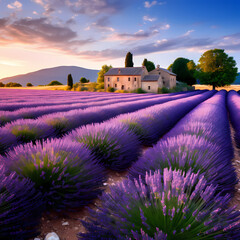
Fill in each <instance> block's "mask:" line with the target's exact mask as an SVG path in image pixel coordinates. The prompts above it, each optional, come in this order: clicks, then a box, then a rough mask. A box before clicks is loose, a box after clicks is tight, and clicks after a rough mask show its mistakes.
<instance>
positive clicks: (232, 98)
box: [228, 91, 240, 148]
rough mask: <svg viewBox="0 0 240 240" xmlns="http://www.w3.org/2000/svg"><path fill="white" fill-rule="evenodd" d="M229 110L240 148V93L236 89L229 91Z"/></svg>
mask: <svg viewBox="0 0 240 240" xmlns="http://www.w3.org/2000/svg"><path fill="white" fill-rule="evenodd" d="M228 110H229V117H230V119H231V123H232V125H233V128H234V131H235V134H234V138H235V142H236V146H237V147H238V148H240V95H239V94H237V93H236V92H235V91H230V92H229V93H228Z"/></svg>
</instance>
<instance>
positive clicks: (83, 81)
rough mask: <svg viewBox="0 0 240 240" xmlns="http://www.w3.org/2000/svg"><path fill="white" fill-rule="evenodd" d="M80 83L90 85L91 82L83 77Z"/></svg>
mask: <svg viewBox="0 0 240 240" xmlns="http://www.w3.org/2000/svg"><path fill="white" fill-rule="evenodd" d="M79 82H80V83H88V82H90V80H88V79H86V78H85V77H82V78H81V79H80V80H79Z"/></svg>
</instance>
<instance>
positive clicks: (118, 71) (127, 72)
mask: <svg viewBox="0 0 240 240" xmlns="http://www.w3.org/2000/svg"><path fill="white" fill-rule="evenodd" d="M142 71H143V68H142V67H127V68H111V69H110V70H109V71H108V72H107V73H105V74H104V76H141V75H142Z"/></svg>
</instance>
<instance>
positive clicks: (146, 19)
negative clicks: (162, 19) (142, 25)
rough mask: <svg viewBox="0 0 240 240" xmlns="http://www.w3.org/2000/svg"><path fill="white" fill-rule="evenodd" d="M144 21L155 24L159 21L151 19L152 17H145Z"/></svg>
mask: <svg viewBox="0 0 240 240" xmlns="http://www.w3.org/2000/svg"><path fill="white" fill-rule="evenodd" d="M143 20H144V21H148V22H154V21H156V20H157V19H156V18H150V17H148V16H144V17H143Z"/></svg>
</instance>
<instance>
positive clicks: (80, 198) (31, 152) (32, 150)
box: [1, 140, 106, 210]
mask: <svg viewBox="0 0 240 240" xmlns="http://www.w3.org/2000/svg"><path fill="white" fill-rule="evenodd" d="M1 161H4V162H5V163H6V165H7V166H8V168H9V169H10V171H16V172H17V174H18V175H19V176H20V177H21V178H23V179H25V178H26V179H27V178H29V179H31V180H32V181H33V182H34V183H35V189H36V190H37V191H38V192H40V193H41V194H42V196H43V197H44V199H45V204H46V207H47V208H55V209H57V210H58V209H61V208H66V207H67V208H75V207H80V206H83V205H86V204H88V203H89V202H90V201H91V200H92V199H94V198H96V197H97V195H98V194H100V193H101V191H102V185H103V182H104V181H105V180H106V178H105V174H104V170H103V168H102V167H101V166H99V164H97V163H96V161H95V160H93V157H92V156H91V154H90V152H89V151H88V150H87V149H86V148H85V147H84V146H83V144H79V143H72V142H68V141H64V140H51V141H46V142H43V143H42V144H41V143H40V142H37V143H36V145H33V144H32V143H29V144H26V145H20V146H18V147H15V148H14V149H13V150H12V151H10V152H8V153H7V155H6V157H5V158H2V159H1Z"/></svg>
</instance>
